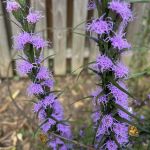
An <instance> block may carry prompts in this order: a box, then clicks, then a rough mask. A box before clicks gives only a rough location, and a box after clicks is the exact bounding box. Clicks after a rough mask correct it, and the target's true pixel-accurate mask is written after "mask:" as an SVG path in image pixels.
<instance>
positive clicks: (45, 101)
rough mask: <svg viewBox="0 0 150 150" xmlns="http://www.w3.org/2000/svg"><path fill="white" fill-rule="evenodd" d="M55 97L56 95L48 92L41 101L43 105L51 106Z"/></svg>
mask: <svg viewBox="0 0 150 150" xmlns="http://www.w3.org/2000/svg"><path fill="white" fill-rule="evenodd" d="M55 99H56V96H55V95H54V94H49V95H48V96H46V97H45V98H44V99H43V100H42V102H43V107H45V108H46V107H47V106H51V107H52V104H53V103H54V101H55Z"/></svg>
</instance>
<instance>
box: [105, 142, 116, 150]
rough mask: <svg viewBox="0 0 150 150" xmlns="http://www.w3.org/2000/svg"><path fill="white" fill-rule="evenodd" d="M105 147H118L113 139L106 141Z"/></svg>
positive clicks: (111, 149)
mask: <svg viewBox="0 0 150 150" xmlns="http://www.w3.org/2000/svg"><path fill="white" fill-rule="evenodd" d="M106 148H107V149H108V150H117V149H118V146H117V144H116V143H115V142H114V141H112V140H109V141H107V143H106Z"/></svg>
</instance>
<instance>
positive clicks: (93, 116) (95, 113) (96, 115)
mask: <svg viewBox="0 0 150 150" xmlns="http://www.w3.org/2000/svg"><path fill="white" fill-rule="evenodd" d="M100 116H101V114H100V112H94V113H92V115H91V117H92V120H93V122H94V123H95V124H97V122H98V120H99V119H100Z"/></svg>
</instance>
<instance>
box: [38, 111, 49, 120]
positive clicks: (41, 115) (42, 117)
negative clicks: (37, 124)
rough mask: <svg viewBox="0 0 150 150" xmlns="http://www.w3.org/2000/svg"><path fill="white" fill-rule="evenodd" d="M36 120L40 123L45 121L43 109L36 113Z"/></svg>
mask: <svg viewBox="0 0 150 150" xmlns="http://www.w3.org/2000/svg"><path fill="white" fill-rule="evenodd" d="M38 118H39V120H40V121H41V122H43V121H45V120H46V119H47V115H46V112H45V110H44V109H40V111H39V112H38Z"/></svg>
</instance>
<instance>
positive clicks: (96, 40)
mask: <svg viewBox="0 0 150 150" xmlns="http://www.w3.org/2000/svg"><path fill="white" fill-rule="evenodd" d="M73 33H75V34H78V35H81V36H84V37H87V38H89V39H91V40H93V41H95V42H96V43H98V42H99V41H98V39H97V38H95V37H92V36H89V35H86V34H83V33H78V32H73Z"/></svg>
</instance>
